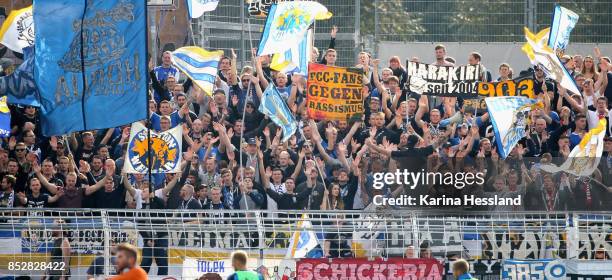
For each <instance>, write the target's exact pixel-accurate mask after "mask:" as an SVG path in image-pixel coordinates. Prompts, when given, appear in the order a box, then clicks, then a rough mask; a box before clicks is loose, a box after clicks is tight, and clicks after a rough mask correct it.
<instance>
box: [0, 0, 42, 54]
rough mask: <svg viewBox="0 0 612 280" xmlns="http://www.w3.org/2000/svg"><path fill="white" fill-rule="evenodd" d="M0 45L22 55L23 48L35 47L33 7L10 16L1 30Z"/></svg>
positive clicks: (13, 12) (17, 11)
mask: <svg viewBox="0 0 612 280" xmlns="http://www.w3.org/2000/svg"><path fill="white" fill-rule="evenodd" d="M0 43H2V44H3V45H5V46H6V47H7V48H9V49H11V50H12V51H14V52H18V53H22V52H23V51H22V49H23V48H25V47H29V46H33V45H34V17H33V14H32V6H29V7H26V8H23V9H20V10H16V11H12V12H11V13H10V14H9V16H8V18H6V20H5V21H4V23H3V24H2V27H1V28H0Z"/></svg>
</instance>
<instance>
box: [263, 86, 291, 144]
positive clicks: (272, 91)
mask: <svg viewBox="0 0 612 280" xmlns="http://www.w3.org/2000/svg"><path fill="white" fill-rule="evenodd" d="M259 112H261V113H263V114H265V115H266V116H268V117H269V118H270V119H272V121H273V122H274V123H275V124H276V125H278V126H279V127H280V128H281V129H282V130H283V142H287V140H289V138H290V137H291V135H293V134H294V133H295V132H296V131H297V122H296V121H295V118H294V117H293V114H291V111H290V110H289V107H287V104H286V103H285V101H284V100H283V98H282V97H281V95H280V92H279V91H278V89H277V88H276V86H274V84H273V83H270V85H268V88H267V89H266V91H265V92H264V93H263V96H262V98H261V103H260V104H259Z"/></svg>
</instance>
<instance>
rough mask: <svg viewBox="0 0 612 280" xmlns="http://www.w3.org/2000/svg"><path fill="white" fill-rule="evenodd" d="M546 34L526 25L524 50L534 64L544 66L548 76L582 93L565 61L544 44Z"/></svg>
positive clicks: (573, 90)
mask: <svg viewBox="0 0 612 280" xmlns="http://www.w3.org/2000/svg"><path fill="white" fill-rule="evenodd" d="M544 36H545V32H543V31H540V32H539V33H538V34H537V35H535V34H533V33H531V31H529V29H528V28H527V27H525V38H526V39H527V44H525V45H524V46H523V48H522V50H523V52H525V54H527V56H528V57H529V60H531V61H532V64H534V65H539V66H540V67H542V70H544V73H545V74H546V76H547V77H549V78H551V79H553V80H555V81H557V83H559V84H560V85H561V86H562V87H564V88H566V89H567V90H569V91H571V92H573V93H580V91H579V90H578V86H576V82H575V81H574V78H572V75H570V73H569V72H568V71H567V69H565V66H563V63H562V62H561V60H560V59H559V57H557V54H555V52H554V50H553V49H551V48H550V47H549V46H548V45H546V44H542V42H545V37H544Z"/></svg>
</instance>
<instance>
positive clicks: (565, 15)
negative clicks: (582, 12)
mask: <svg viewBox="0 0 612 280" xmlns="http://www.w3.org/2000/svg"><path fill="white" fill-rule="evenodd" d="M579 18H580V17H579V16H578V14H576V13H574V12H573V11H571V10H569V9H566V8H563V7H561V5H559V4H556V5H555V13H554V15H553V20H552V24H551V25H550V35H549V36H548V46H549V47H550V48H551V49H553V50H554V51H559V52H564V51H565V48H566V47H567V44H569V37H570V33H572V30H573V29H574V27H575V26H576V23H578V19H579Z"/></svg>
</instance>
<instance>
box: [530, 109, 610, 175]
mask: <svg viewBox="0 0 612 280" xmlns="http://www.w3.org/2000/svg"><path fill="white" fill-rule="evenodd" d="M607 125H608V124H607V122H606V119H605V118H601V119H599V123H598V124H597V126H596V127H595V128H593V129H591V130H589V132H587V133H586V134H585V135H584V136H583V137H582V140H581V141H580V143H579V144H578V145H576V147H574V148H573V149H572V151H571V152H570V154H569V156H568V157H567V160H565V162H564V163H563V164H562V165H561V166H556V165H554V164H552V163H550V164H546V165H542V166H541V169H542V170H544V171H546V172H550V173H557V172H560V171H563V172H567V173H571V174H573V175H576V176H591V174H593V172H595V169H597V166H598V165H599V160H600V159H601V156H602V154H603V147H604V138H605V137H606V129H607Z"/></svg>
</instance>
